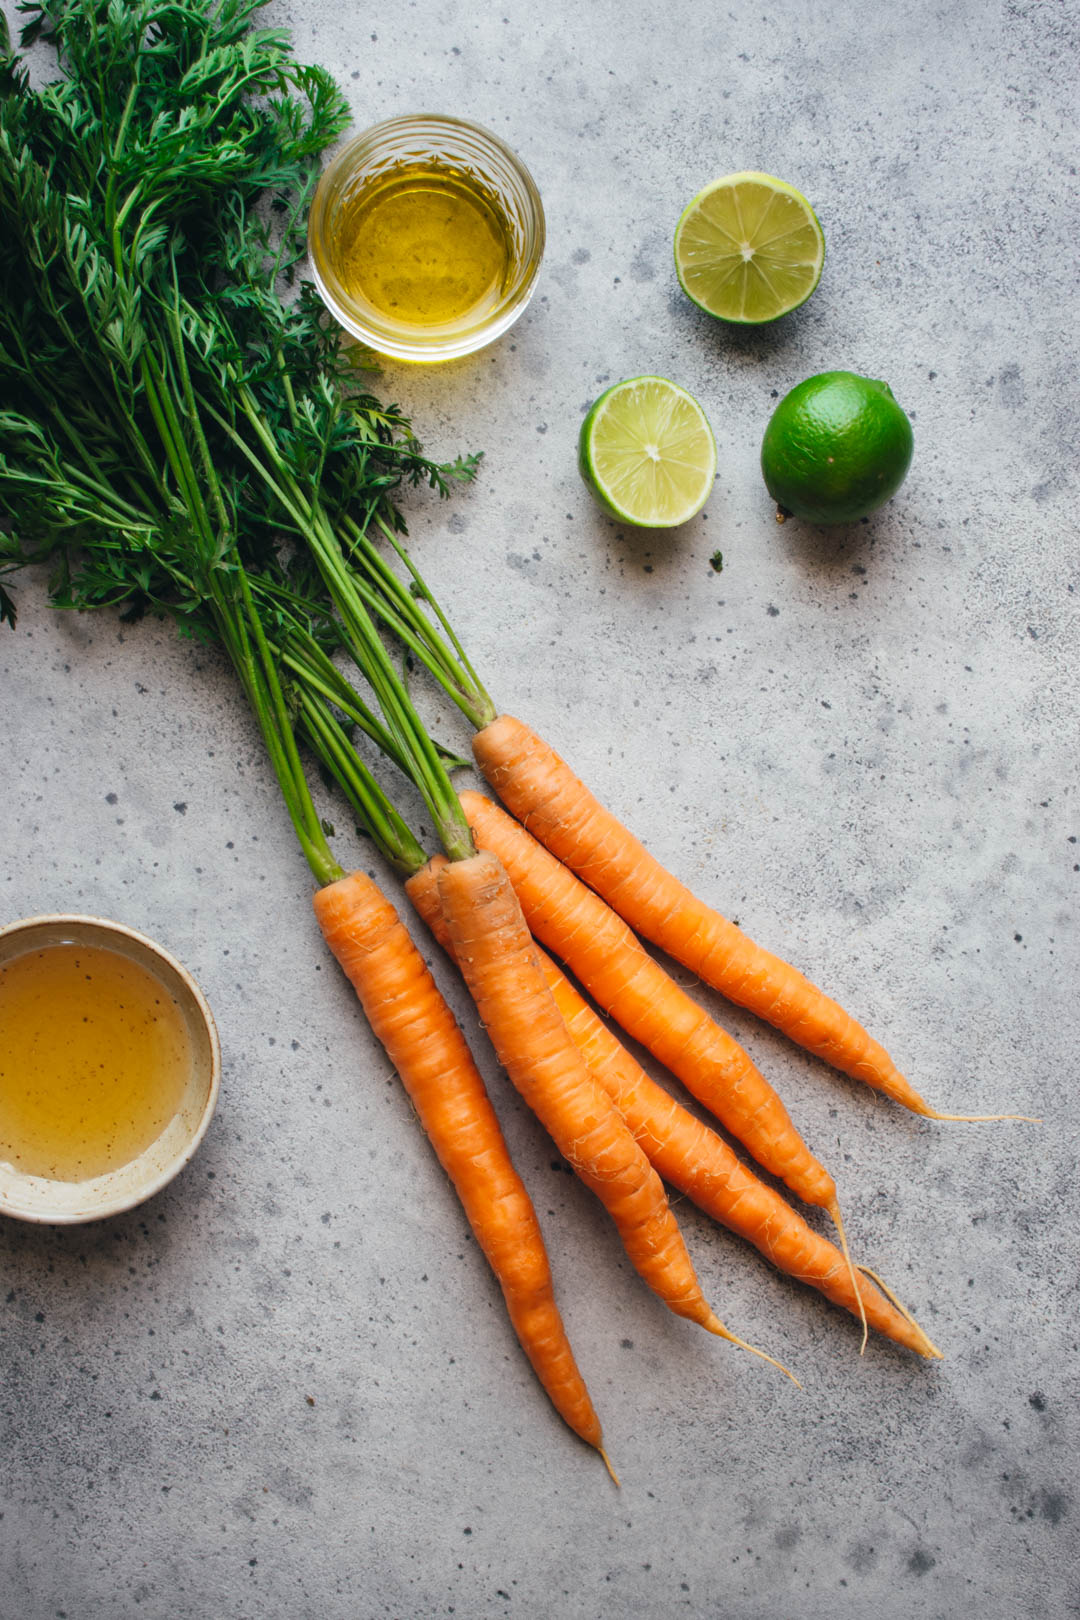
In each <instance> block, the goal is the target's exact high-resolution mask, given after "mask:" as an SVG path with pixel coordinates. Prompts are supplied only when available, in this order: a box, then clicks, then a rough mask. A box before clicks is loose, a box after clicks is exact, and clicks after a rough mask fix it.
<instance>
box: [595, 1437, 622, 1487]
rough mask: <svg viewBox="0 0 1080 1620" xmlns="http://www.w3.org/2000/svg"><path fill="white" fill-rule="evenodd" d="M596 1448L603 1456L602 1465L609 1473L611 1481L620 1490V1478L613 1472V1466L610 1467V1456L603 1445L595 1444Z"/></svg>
mask: <svg viewBox="0 0 1080 1620" xmlns="http://www.w3.org/2000/svg"><path fill="white" fill-rule="evenodd" d="M596 1449H597V1451H598V1452H599V1453H600V1455H601V1457H602V1458H603V1460H604V1467H605V1468H606V1469H607V1471H608V1473H609V1474H610V1475H611V1478H612V1481H613V1482H614V1484H616V1485H618V1486H619V1488H620V1490H621V1488H622V1480H621V1479H620V1478H619V1476H618V1474H617V1473H616V1472H615V1470H614V1468H612V1466H611V1458H610V1457H609V1456H608V1454H607V1452H606V1451H605V1450H604V1448H603V1446H597V1448H596Z"/></svg>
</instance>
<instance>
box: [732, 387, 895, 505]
mask: <svg viewBox="0 0 1080 1620" xmlns="http://www.w3.org/2000/svg"><path fill="white" fill-rule="evenodd" d="M914 442H915V440H914V434H913V432H912V427H911V422H910V420H909V418H908V416H907V414H906V413H905V411H904V410H903V408H902V407H901V406H900V405H899V404H898V402H897V400H896V399H895V397H894V395H893V392H892V390H891V388H889V386H888V384H887V383H884V382H881V381H879V380H878V379H876V378H872V377H861V376H859V375H857V374H856V373H855V372H850V371H831V372H821V373H819V374H818V375H816V376H813V377H807V378H806V379H805V381H803V382H801V383H798V384H797V385H796V386H795V387H794V388H792V389H791V390H790V391H789V392H788V393H787V394H785V395H784V398H783V399H782V400H781V401H780V403H779V405H778V406H777V407H776V409H775V410H774V412H773V414H772V416H771V417H770V419H769V422H768V425H767V427H766V429H765V435H764V438H763V439H762V444H761V471H762V476H763V478H764V480H765V487H766V489H767V490H768V491H769V494H770V495H771V496H772V498H773V500H774V501H775V502H776V503H777V509H778V516H780V517H797V518H802V519H803V520H804V521H806V522H809V523H818V524H834V523H855V522H857V521H858V520H860V519H861V518H864V517H869V515H870V514H871V513H872V512H874V511H876V510H877V508H878V507H879V506H882V505H884V503H885V502H886V501H888V500H890V499H891V497H892V496H893V495H895V494H896V492H897V490H898V489H899V488H900V486H901V484H902V483H903V482H904V479H905V478H906V477H907V473H908V469H909V467H910V466H911V460H912V454H913V450H914Z"/></svg>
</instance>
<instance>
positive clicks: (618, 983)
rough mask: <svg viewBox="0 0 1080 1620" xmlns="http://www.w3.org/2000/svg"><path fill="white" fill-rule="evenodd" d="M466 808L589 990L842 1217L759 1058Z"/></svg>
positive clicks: (491, 814)
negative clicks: (757, 1062) (758, 1063)
mask: <svg viewBox="0 0 1080 1620" xmlns="http://www.w3.org/2000/svg"><path fill="white" fill-rule="evenodd" d="M461 802H462V804H463V805H464V807H465V814H466V815H467V817H468V819H469V824H470V826H471V827H472V829H473V833H474V835H475V837H476V840H477V843H478V844H479V846H480V847H481V848H482V849H489V850H491V851H492V852H493V853H494V854H495V855H497V856H498V858H499V860H500V861H501V862H502V863H503V865H504V866H505V867H506V869H507V871H508V872H509V874H510V877H511V880H512V882H513V884H514V887H515V889H516V890H517V895H518V899H519V900H520V901H521V907H522V910H523V911H524V913H525V918H526V921H527V922H528V924H529V927H530V928H531V929H532V931H533V933H534V934H535V935H536V937H537V939H538V940H540V941H541V942H542V943H543V944H544V945H546V946H548V948H549V949H550V950H552V951H554V952H555V955H556V956H558V957H560V958H561V959H562V961H564V962H565V963H566V964H567V966H568V967H569V968H571V969H572V970H573V972H574V974H575V975H576V976H577V978H578V979H580V980H581V982H582V984H583V985H584V986H585V988H586V989H587V990H588V991H589V994H590V995H591V996H592V997H593V999H594V1000H595V1001H597V1002H598V1003H599V1005H600V1006H601V1007H602V1008H603V1010H604V1011H605V1012H609V1013H610V1014H611V1015H612V1017H613V1018H614V1019H615V1020H616V1021H617V1022H618V1023H620V1024H621V1025H622V1027H623V1028H624V1029H625V1030H626V1032H627V1033H628V1034H629V1035H631V1036H632V1037H633V1038H634V1039H635V1040H637V1041H640V1042H641V1044H642V1046H644V1047H646V1048H647V1049H648V1050H649V1051H650V1052H652V1053H653V1055H654V1057H656V1058H658V1059H659V1060H660V1062H661V1063H663V1064H664V1065H665V1067H666V1068H668V1069H670V1070H671V1072H672V1074H674V1075H675V1076H676V1077H677V1078H678V1079H679V1080H681V1081H682V1083H683V1084H684V1085H685V1086H686V1088H687V1090H688V1091H690V1092H692V1093H693V1095H694V1096H695V1097H697V1098H698V1100H699V1101H700V1102H702V1103H704V1104H705V1106H706V1108H708V1109H710V1110H711V1112H712V1113H714V1114H715V1115H716V1117H717V1118H718V1119H719V1120H720V1121H721V1123H722V1124H723V1125H724V1126H725V1127H726V1128H727V1129H728V1130H729V1131H730V1132H731V1133H732V1135H733V1136H737V1137H738V1138H739V1140H740V1141H741V1142H742V1143H743V1145H744V1146H745V1147H746V1148H747V1149H748V1151H749V1152H750V1153H751V1154H752V1155H753V1156H754V1158H755V1159H757V1161H758V1163H759V1164H761V1165H763V1166H764V1168H765V1169H766V1170H768V1171H769V1172H770V1174H771V1175H774V1176H778V1177H779V1178H780V1179H781V1180H782V1181H785V1182H786V1183H787V1184H788V1186H789V1187H790V1188H791V1189H792V1191H793V1192H795V1193H797V1194H798V1196H799V1197H800V1198H802V1199H804V1200H805V1201H806V1202H807V1203H808V1204H817V1205H819V1206H820V1207H821V1208H823V1209H827V1210H829V1212H830V1213H833V1214H834V1213H835V1210H836V1184H835V1182H834V1181H833V1178H832V1176H831V1175H830V1174H829V1172H828V1171H827V1170H826V1169H825V1167H824V1165H822V1164H820V1163H819V1162H818V1160H817V1159H816V1158H815V1157H814V1155H813V1154H812V1153H811V1152H810V1149H809V1148H808V1147H807V1146H806V1144H805V1143H804V1141H803V1140H802V1137H801V1136H800V1135H799V1133H798V1131H797V1130H796V1129H795V1127H794V1125H793V1124H792V1122H791V1120H790V1118H789V1116H788V1112H787V1109H786V1108H785V1107H784V1105H783V1103H782V1102H781V1101H780V1098H779V1097H778V1096H777V1094H776V1092H775V1091H774V1090H773V1088H772V1086H770V1085H769V1082H768V1081H767V1080H766V1079H765V1077H764V1076H763V1075H762V1074H761V1073H759V1071H758V1070H757V1069H756V1068H755V1066H754V1064H753V1063H752V1062H751V1060H750V1058H749V1057H748V1056H747V1054H746V1053H745V1052H744V1051H743V1049H742V1047H741V1046H739V1044H738V1042H737V1041H735V1040H733V1039H732V1037H731V1036H730V1035H729V1034H728V1033H727V1031H726V1030H724V1029H721V1027H720V1025H719V1024H717V1023H715V1022H714V1020H713V1019H712V1018H710V1017H709V1015H708V1013H706V1012H705V1011H704V1009H703V1008H701V1007H699V1006H698V1005H697V1003H696V1002H695V1001H694V1000H693V999H692V998H691V997H690V996H688V995H687V993H686V992H685V990H683V989H681V988H680V986H679V985H677V984H676V983H675V981H674V980H673V979H672V978H671V977H670V976H669V975H668V974H667V973H665V971H664V969H663V968H662V967H661V966H660V964H659V962H656V961H654V959H653V958H652V957H651V956H650V955H649V954H648V952H647V951H646V950H645V949H644V948H643V947H642V945H641V944H640V943H639V941H638V940H637V939H636V938H635V937H634V935H633V934H632V933H631V931H630V929H629V928H628V927H627V925H626V924H625V923H624V922H623V921H622V919H621V917H618V916H616V914H615V912H613V911H612V910H611V908H610V907H609V906H607V905H605V903H604V902H603V900H601V899H600V898H599V896H598V895H596V894H594V893H593V892H592V890H591V889H587V888H586V887H585V885H584V884H583V883H581V882H580V881H579V880H578V879H577V878H576V877H575V876H574V875H573V873H572V872H570V871H569V870H568V869H567V868H566V867H565V866H562V865H561V864H560V862H559V861H558V860H556V858H555V856H554V855H551V854H549V853H548V851H547V850H546V849H544V847H543V846H542V845H541V844H538V843H537V842H536V840H535V839H534V838H533V837H531V836H530V834H529V833H527V832H526V831H525V829H524V828H523V827H519V826H518V824H517V822H516V821H513V820H512V819H511V817H510V816H508V815H507V814H506V812H505V811H503V810H500V809H499V807H498V806H497V805H495V804H493V803H492V802H491V800H490V799H486V798H485V797H484V796H483V794H480V793H471V792H467V793H463V794H462V795H461Z"/></svg>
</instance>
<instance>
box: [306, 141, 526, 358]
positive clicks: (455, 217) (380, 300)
mask: <svg viewBox="0 0 1080 1620" xmlns="http://www.w3.org/2000/svg"><path fill="white" fill-rule="evenodd" d="M338 253H339V264H340V274H341V279H342V282H343V284H344V285H345V287H346V288H347V289H348V291H349V292H351V293H352V295H353V296H354V297H359V298H363V299H365V300H366V301H367V302H368V303H369V304H370V305H371V306H372V307H373V308H374V309H375V310H377V311H378V312H379V314H380V315H382V316H383V317H384V318H386V319H389V320H392V321H394V322H398V323H400V324H402V325H403V326H413V327H423V328H426V327H441V328H450V327H452V326H453V325H454V324H455V323H458V322H461V323H465V322H471V321H474V320H475V319H476V318H477V317H478V316H482V315H483V314H484V313H485V312H486V311H487V310H489V309H492V308H494V306H495V305H496V304H497V303H498V301H499V299H500V297H501V295H502V292H503V289H504V287H505V285H506V280H507V274H508V271H509V270H510V267H511V263H512V259H513V254H512V249H511V242H510V236H509V232H508V230H507V225H506V221H505V219H504V217H503V216H502V215H501V214H500V212H499V210H498V208H497V207H496V206H495V204H494V203H493V202H492V200H491V199H490V198H489V197H488V196H487V195H486V194H485V192H484V191H482V190H481V189H480V187H479V186H477V185H476V184H475V182H473V181H471V180H470V178H469V177H468V176H466V175H464V174H461V173H458V172H457V171H455V170H452V169H421V170H412V171H410V172H407V173H405V174H396V175H393V176H391V177H390V178H388V179H383V180H381V181H379V182H378V183H377V184H376V185H374V186H372V187H371V188H370V189H369V190H368V191H366V192H364V193H363V194H362V195H361V196H360V197H359V198H358V199H357V201H356V203H355V204H354V205H353V207H352V208H350V209H349V210H348V212H347V213H346V215H345V217H344V219H343V221H342V224H341V233H340V239H339V244H338Z"/></svg>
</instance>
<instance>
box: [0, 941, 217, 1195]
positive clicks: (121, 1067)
mask: <svg viewBox="0 0 1080 1620" xmlns="http://www.w3.org/2000/svg"><path fill="white" fill-rule="evenodd" d="M219 1069H220V1054H219V1051H218V1042H217V1034H216V1031H215V1028H214V1021H213V1018H212V1016H211V1013H210V1009H209V1008H208V1007H207V1005H206V1003H205V1001H204V1000H203V997H202V994H201V992H200V991H199V989H198V987H197V985H196V984H195V981H194V980H193V979H192V978H191V976H190V974H188V973H187V972H186V971H185V969H184V968H182V967H181V966H180V964H179V963H178V962H176V961H175V960H174V959H173V958H172V957H171V956H169V955H168V954H167V952H165V951H163V950H162V948H161V947H160V946H159V945H155V944H154V943H153V942H152V941H151V940H148V939H146V938H144V936H143V935H141V934H136V933H135V932H134V931H133V930H132V929H129V928H125V927H124V926H123V925H122V924H120V923H111V922H105V921H104V920H103V919H101V918H96V917H78V916H52V917H31V918H27V919H24V920H23V921H21V922H18V923H12V924H9V925H8V926H7V927H5V928H0V1213H2V1214H7V1215H16V1216H20V1217H21V1218H22V1219H24V1220H31V1221H46V1222H51V1223H66V1222H74V1221H87V1220H97V1219H100V1218H101V1217H102V1216H105V1215H112V1214H116V1213H117V1212H118V1211H120V1210H123V1209H130V1208H131V1207H132V1206H133V1205H134V1204H137V1203H141V1202H142V1200H143V1199H144V1198H148V1197H149V1196H150V1195H151V1194H152V1193H154V1192H157V1191H158V1189H159V1188H161V1187H163V1186H164V1185H165V1183H166V1182H168V1181H169V1180H171V1178H172V1177H173V1176H174V1175H175V1174H176V1173H177V1171H178V1170H179V1169H180V1168H181V1166H182V1165H183V1164H185V1163H186V1162H187V1160H188V1159H189V1158H190V1157H191V1155H192V1153H193V1152H194V1151H195V1148H196V1147H197V1145H198V1143H199V1142H200V1141H201V1139H202V1136H203V1134H204V1132H205V1130H206V1127H207V1125H208V1124H209V1121H210V1116H211V1114H212V1113H213V1110H214V1104H215V1101H216V1097H217V1090H218V1076H219Z"/></svg>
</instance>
